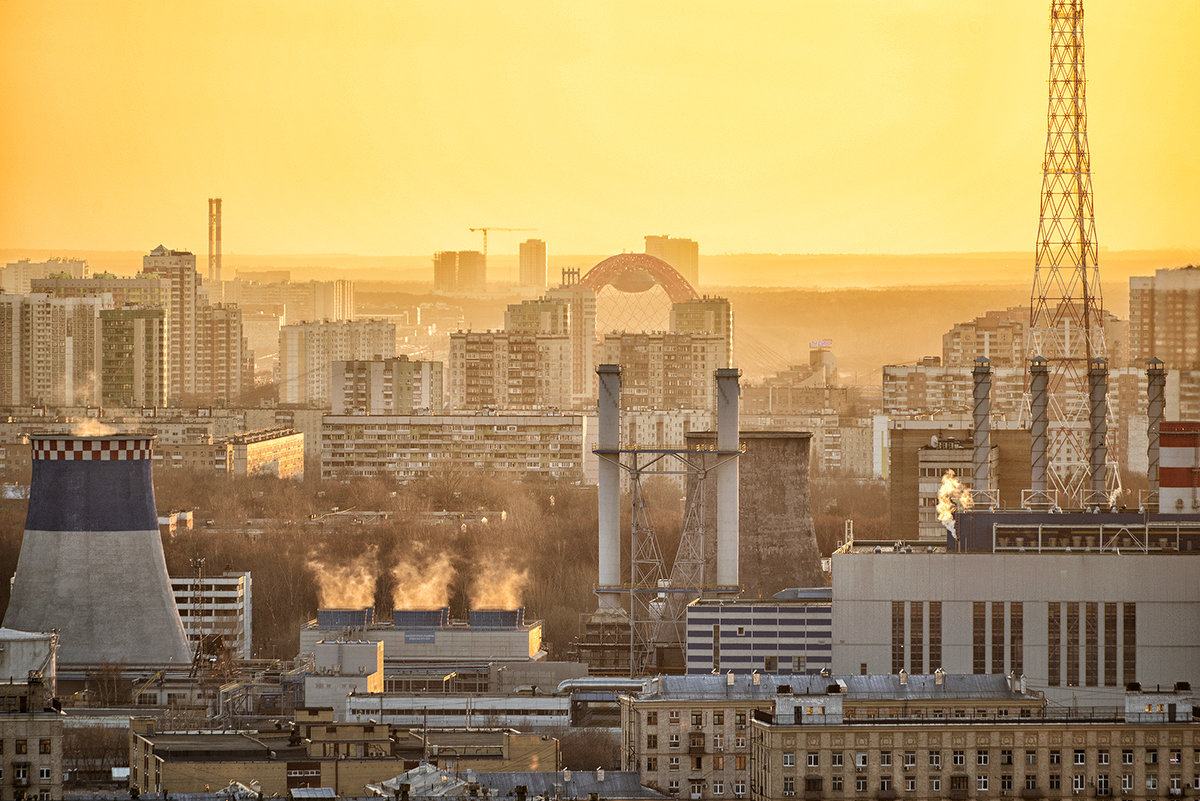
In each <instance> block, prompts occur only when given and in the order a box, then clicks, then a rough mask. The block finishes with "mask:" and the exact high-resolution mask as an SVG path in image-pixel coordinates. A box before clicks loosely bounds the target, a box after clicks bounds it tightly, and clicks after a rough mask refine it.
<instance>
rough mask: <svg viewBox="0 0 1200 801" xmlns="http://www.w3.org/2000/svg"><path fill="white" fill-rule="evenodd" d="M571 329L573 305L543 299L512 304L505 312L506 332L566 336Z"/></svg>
mask: <svg viewBox="0 0 1200 801" xmlns="http://www.w3.org/2000/svg"><path fill="white" fill-rule="evenodd" d="M570 329H571V304H570V303H569V302H568V301H566V300H562V299H557V298H550V297H542V298H538V299H537V300H523V301H521V302H520V303H511V304H509V306H508V308H507V309H506V310H505V311H504V330H505V331H510V332H518V331H519V332H523V333H535V334H566V333H567V332H569V331H570Z"/></svg>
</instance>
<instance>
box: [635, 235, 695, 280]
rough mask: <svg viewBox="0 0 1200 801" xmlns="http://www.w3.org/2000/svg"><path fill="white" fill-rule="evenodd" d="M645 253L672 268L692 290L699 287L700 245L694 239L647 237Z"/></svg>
mask: <svg viewBox="0 0 1200 801" xmlns="http://www.w3.org/2000/svg"><path fill="white" fill-rule="evenodd" d="M646 252H647V253H649V254H650V255H651V256H657V257H658V258H660V259H662V260H663V261H665V262H666V263H667V264H669V265H671V266H672V267H674V268H675V270H676V271H677V272H678V273H679V274H680V275H682V276H683V277H684V278H686V279H687V282H688V283H689V284H691V285H692V287H693V288H695V287H697V286H699V285H700V245H699V244H698V243H697V242H696V241H695V240H694V239H681V238H679V237H673V236H647V237H646Z"/></svg>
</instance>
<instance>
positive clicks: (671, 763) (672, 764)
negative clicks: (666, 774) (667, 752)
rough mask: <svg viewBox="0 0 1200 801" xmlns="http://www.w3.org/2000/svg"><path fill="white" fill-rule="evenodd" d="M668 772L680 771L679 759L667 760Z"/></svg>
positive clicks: (671, 758)
mask: <svg viewBox="0 0 1200 801" xmlns="http://www.w3.org/2000/svg"><path fill="white" fill-rule="evenodd" d="M667 770H679V757H669V758H668V759H667Z"/></svg>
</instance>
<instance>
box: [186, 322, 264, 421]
mask: <svg viewBox="0 0 1200 801" xmlns="http://www.w3.org/2000/svg"><path fill="white" fill-rule="evenodd" d="M199 312H200V313H199V315H198V318H199V319H198V321H197V328H198V330H199V334H200V339H199V342H198V343H197V347H196V396H197V399H198V400H201V401H202V402H207V403H211V404H216V405H218V406H228V405H231V404H233V403H236V402H237V401H238V400H239V399H240V398H241V396H242V394H243V393H244V392H247V391H249V390H250V389H251V388H252V387H253V386H254V353H253V352H252V351H251V350H250V346H249V345H248V344H247V342H246V338H245V336H243V332H242V310H241V309H239V308H238V307H237V306H226V305H223V304H222V305H217V306H209V305H203V306H201V307H200V310H199Z"/></svg>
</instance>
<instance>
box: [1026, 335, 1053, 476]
mask: <svg viewBox="0 0 1200 801" xmlns="http://www.w3.org/2000/svg"><path fill="white" fill-rule="evenodd" d="M1049 403H1050V370H1049V367H1048V366H1047V363H1046V360H1045V359H1044V358H1042V357H1041V356H1034V357H1033V358H1032V359H1031V360H1030V361H1029V411H1030V422H1029V448H1030V453H1029V462H1030V465H1031V466H1032V475H1031V476H1030V487H1031V488H1032V490H1033V491H1034V492H1035V493H1042V494H1043V497H1044V494H1045V492H1046V467H1047V464H1046V429H1047V428H1048V427H1049V425H1050V410H1049Z"/></svg>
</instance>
